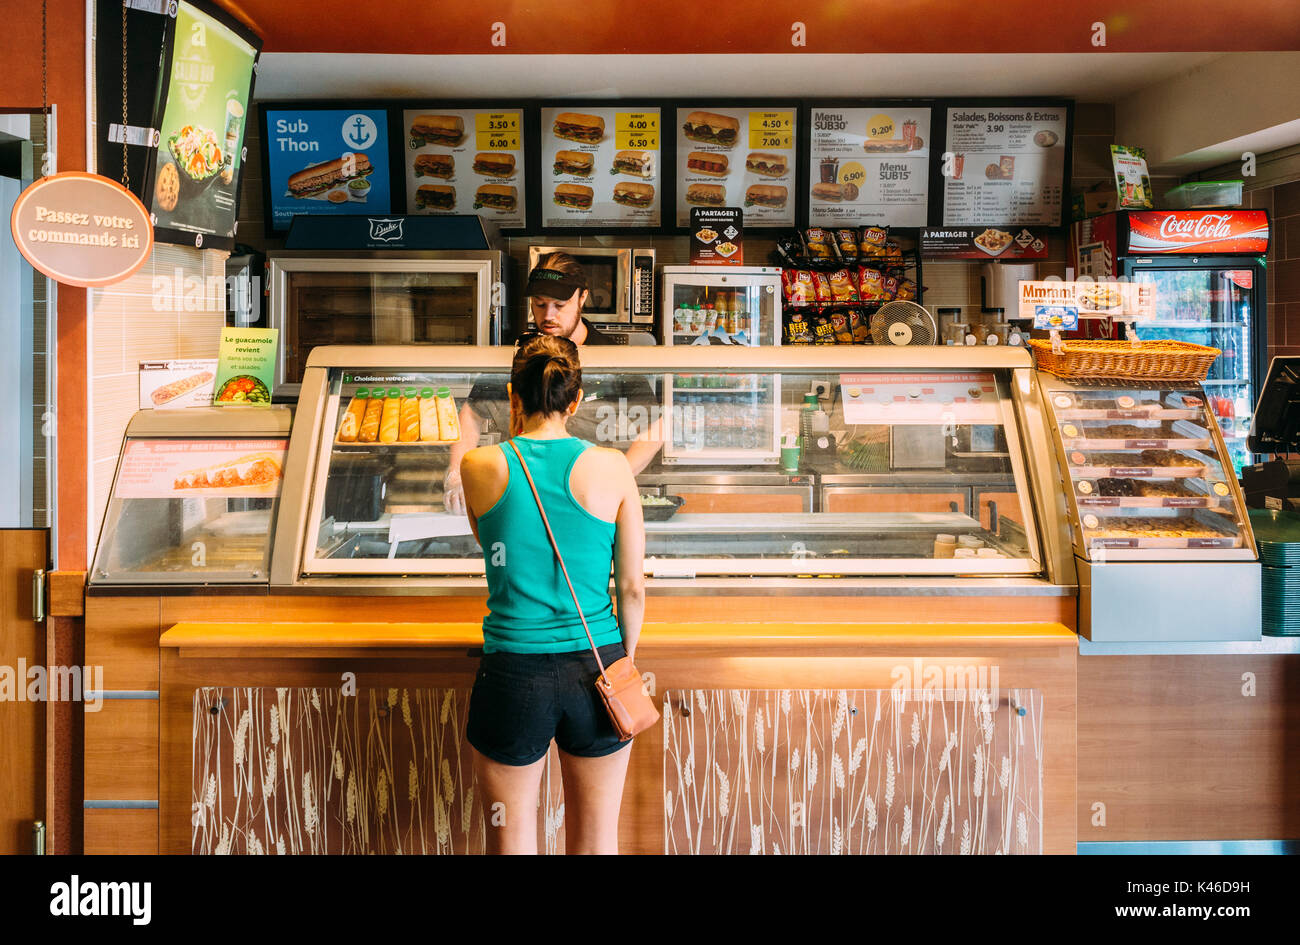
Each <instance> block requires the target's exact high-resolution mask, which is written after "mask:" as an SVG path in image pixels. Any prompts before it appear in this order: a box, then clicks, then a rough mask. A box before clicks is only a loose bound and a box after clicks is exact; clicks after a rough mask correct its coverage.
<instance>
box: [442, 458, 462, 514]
mask: <svg viewBox="0 0 1300 945" xmlns="http://www.w3.org/2000/svg"><path fill="white" fill-rule="evenodd" d="M442 503H443V505H444V506H445V507H446V509H447V511H448V512H450V513H452V514H453V515H464V514H465V488H464V486H463V485H461V481H460V470H459V469H449V470H447V478H446V479H444V480H443V481H442Z"/></svg>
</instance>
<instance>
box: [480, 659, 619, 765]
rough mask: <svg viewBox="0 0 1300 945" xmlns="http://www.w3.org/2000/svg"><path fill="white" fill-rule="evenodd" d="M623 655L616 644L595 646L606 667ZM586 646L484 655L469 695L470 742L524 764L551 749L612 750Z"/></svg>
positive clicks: (584, 753)
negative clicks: (556, 651)
mask: <svg viewBox="0 0 1300 945" xmlns="http://www.w3.org/2000/svg"><path fill="white" fill-rule="evenodd" d="M626 655H627V651H626V650H624V649H623V644H622V643H611V644H609V645H607V646H602V647H600V658H601V660H602V661H603V662H604V663H605V665H606V666H608V665H609V664H610V663H612V662H614V661H615V660H619V659H622V658H623V657H624V656H626ZM599 674H600V671H599V670H598V669H597V668H596V659H595V657H593V656H592V655H591V650H590V649H585V650H574V651H573V652H571V653H502V652H496V653H484V654H483V658H482V660H481V661H480V662H479V667H478V674H477V675H476V676H475V677H474V689H473V691H472V692H471V693H470V697H469V718H468V719H467V721H466V726H465V735H466V737H467V738H468V739H469V743H470V744H471V745H473V746H474V747H475V748H477V749H478V750H479V751H480V752H482V753H483V754H484V755H486V756H487V757H489V758H491V759H492V760H493V761H497V762H500V763H501V764H504V765H530V764H532V763H533V762H535V761H537V760H538V759H540V758H542V757H543V756H544V755H545V754H546V753H547V751H549V750H550V747H551V739H555V743H556V744H557V745H559V746H560V749H561V750H562V751H565V752H568V753H569V754H570V755H577V756H579V757H582V758H599V757H601V756H602V755H609V754H613V753H614V752H616V751H618V750H619V749H620V748H622V747H623V746H624V745H625V744H630V743H629V742H622V741H619V738H618V733H617V732H615V731H614V725H613V723H611V722H610V720H609V712H608V711H607V710H606V709H605V703H604V702H603V701H602V700H601V698H600V695H599V693H597V692H596V677H597V676H598V675H599Z"/></svg>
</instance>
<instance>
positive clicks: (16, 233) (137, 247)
mask: <svg viewBox="0 0 1300 945" xmlns="http://www.w3.org/2000/svg"><path fill="white" fill-rule="evenodd" d="M9 228H10V231H11V232H12V234H13V239H14V243H15V244H16V245H17V246H18V251H19V252H20V253H22V254H23V257H24V258H25V259H26V260H27V261H28V262H29V263H31V264H32V267H33V268H34V269H36V270H38V271H39V272H42V273H44V274H45V275H47V276H49V277H50V278H51V279H54V280H56V281H57V282H61V283H63V284H65V285H75V286H82V287H86V288H90V287H96V286H105V285H112V284H113V283H115V282H121V281H122V280H123V279H126V278H128V277H130V276H131V275H133V274H134V273H135V272H136V270H138V269H139V268H140V267H141V266H143V265H144V263H145V260H147V259H148V258H149V254H150V252H152V250H153V224H152V222H151V221H150V219H149V211H148V210H146V209H145V206H144V204H143V203H141V202H140V200H139V198H138V197H136V196H135V194H133V193H131V192H130V191H129V190H127V189H126V188H125V187H123V186H122V185H121V184H119V183H118V182H117V181H114V180H110V179H109V178H107V177H101V176H99V175H98V174H86V173H84V172H81V171H65V172H63V173H61V174H51V175H50V176H49V177H42V178H41V179H40V180H38V181H36V182H35V183H34V184H32V185H31V186H30V187H28V188H27V189H26V190H24V191H23V192H22V193H21V194H19V195H18V199H17V200H16V201H15V202H14V208H13V212H12V213H11V214H10V216H9Z"/></svg>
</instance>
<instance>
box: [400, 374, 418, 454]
mask: <svg viewBox="0 0 1300 945" xmlns="http://www.w3.org/2000/svg"><path fill="white" fill-rule="evenodd" d="M401 404H402V406H401V412H400V415H399V418H398V429H397V440H398V442H400V443H416V442H418V441H419V439H420V400H419V398H418V397H416V396H415V389H414V388H408V389H407V391H406V393H405V394H404V395H403V397H402V401H401Z"/></svg>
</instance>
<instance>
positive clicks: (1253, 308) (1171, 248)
mask: <svg viewBox="0 0 1300 945" xmlns="http://www.w3.org/2000/svg"><path fill="white" fill-rule="evenodd" d="M1074 236H1075V247H1076V262H1077V265H1078V267H1079V273H1080V275H1081V276H1084V275H1091V276H1093V277H1094V278H1098V279H1107V278H1116V277H1118V278H1121V279H1126V280H1129V281H1133V282H1143V283H1149V284H1151V285H1154V286H1155V287H1156V316H1155V318H1154V319H1152V320H1149V321H1143V322H1141V323H1139V324H1138V326H1137V330H1138V335H1139V337H1141V338H1143V339H1145V340H1149V341H1157V340H1171V341H1186V342H1191V343H1192V344H1199V345H1208V346H1210V347H1212V348H1218V349H1219V350H1220V351H1222V352H1223V353H1222V354H1221V355H1220V356H1219V357H1218V358H1217V359H1216V360H1215V362H1214V364H1213V365H1212V366H1211V368H1210V373H1209V376H1208V377H1207V378H1206V380H1205V391H1206V394H1207V396H1208V397H1209V406H1210V408H1211V410H1212V412H1213V414H1214V415H1215V417H1216V418H1217V419H1218V421H1219V426H1220V428H1221V429H1222V431H1223V438H1224V441H1225V443H1226V445H1227V447H1228V453H1229V455H1230V456H1231V458H1232V464H1233V467H1234V469H1235V471H1236V473H1237V474H1238V475H1240V473H1241V467H1242V466H1244V465H1248V464H1250V463H1251V462H1253V459H1252V458H1251V454H1250V451H1249V449H1248V448H1247V446H1246V435H1247V433H1248V432H1249V431H1250V418H1251V413H1252V411H1253V410H1254V405H1255V404H1256V403H1257V402H1258V400H1259V393H1260V384H1261V382H1262V380H1263V375H1264V371H1265V369H1266V368H1267V366H1268V339H1267V337H1266V330H1267V325H1268V315H1267V312H1268V309H1267V308H1266V307H1265V301H1266V300H1265V296H1264V293H1265V286H1266V283H1267V279H1266V275H1267V271H1266V269H1265V260H1264V256H1265V253H1266V252H1267V251H1268V239H1269V219H1268V213H1267V212H1266V211H1264V210H1254V209H1251V210H1239V209H1214V210H1130V211H1120V212H1118V213H1110V214H1104V215H1102V216H1100V217H1094V218H1093V219H1090V220H1084V221H1082V222H1080V223H1076V224H1075V233H1074Z"/></svg>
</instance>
